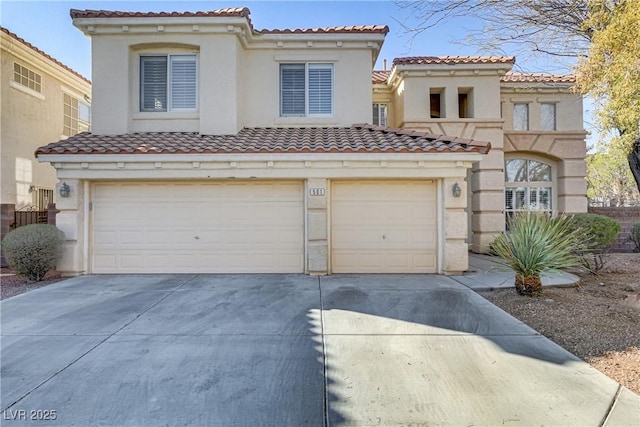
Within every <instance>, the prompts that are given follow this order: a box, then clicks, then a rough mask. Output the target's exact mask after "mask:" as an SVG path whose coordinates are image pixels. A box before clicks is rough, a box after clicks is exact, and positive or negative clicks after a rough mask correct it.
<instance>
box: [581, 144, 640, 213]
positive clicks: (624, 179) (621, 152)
mask: <svg viewBox="0 0 640 427" xmlns="http://www.w3.org/2000/svg"><path fill="white" fill-rule="evenodd" d="M627 156H628V154H627V148H626V147H625V146H624V144H623V143H622V142H621V141H620V138H618V137H615V138H613V139H612V140H611V141H610V142H609V143H608V144H606V145H605V144H603V145H602V147H600V149H599V150H598V151H597V152H595V153H593V154H589V155H587V182H588V188H587V196H588V197H589V201H590V203H591V205H592V206H628V205H632V206H634V205H638V206H640V192H638V189H637V188H636V185H635V181H634V180H633V174H632V173H631V170H630V169H629V165H628V163H627Z"/></svg>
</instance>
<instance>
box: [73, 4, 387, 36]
mask: <svg viewBox="0 0 640 427" xmlns="http://www.w3.org/2000/svg"><path fill="white" fill-rule="evenodd" d="M70 14H71V18H72V19H76V18H165V17H169V18H173V17H192V16H193V17H211V16H220V17H240V18H246V19H247V22H248V23H249V26H250V27H251V29H252V30H253V31H255V32H257V33H259V34H327V33H331V34H333V33H379V34H387V33H388V32H389V27H388V26H386V25H349V26H342V27H322V28H284V29H263V30H255V29H254V28H253V24H252V23H251V19H250V18H249V15H250V14H251V11H250V10H249V8H248V7H234V8H226V9H217V10H210V11H200V12H121V11H111V10H78V9H71V12H70Z"/></svg>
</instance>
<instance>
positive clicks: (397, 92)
mask: <svg viewBox="0 0 640 427" xmlns="http://www.w3.org/2000/svg"><path fill="white" fill-rule="evenodd" d="M508 68H509V66H508V65H504V64H502V65H496V66H493V67H486V66H478V67H477V68H476V69H473V67H470V66H468V65H463V66H448V67H445V68H443V67H442V66H433V67H431V66H420V67H412V66H409V67H401V68H400V69H399V70H396V71H395V75H396V76H397V77H396V80H395V81H394V84H393V92H392V100H391V103H392V105H391V106H390V109H391V110H392V111H394V116H393V120H392V121H390V125H391V126H394V127H401V128H407V129H415V130H421V131H426V132H430V133H434V134H441V135H447V136H451V137H462V138H469V139H474V140H478V141H489V142H490V143H491V151H490V152H489V154H488V155H486V156H483V158H482V160H481V161H480V162H477V163H475V164H474V165H473V167H472V169H471V171H470V173H469V174H468V177H461V178H460V179H459V181H460V182H463V183H464V184H465V186H464V196H463V197H464V198H465V209H464V210H462V211H460V210H458V211H456V213H455V215H453V214H451V218H456V222H455V223H456V225H457V226H458V227H459V228H457V229H456V231H458V232H459V231H461V230H464V237H463V238H461V237H460V236H459V235H458V234H456V240H455V245H456V248H457V249H456V250H457V251H461V250H462V249H461V248H462V247H463V246H464V248H465V250H468V248H471V249H472V250H473V251H476V252H484V251H486V250H487V249H488V245H489V243H490V242H491V241H492V240H493V239H494V237H495V235H496V234H497V233H499V232H501V231H503V230H504V170H503V168H504V153H503V140H504V134H503V119H502V117H501V116H500V101H501V99H500V74H501V73H504V72H505V71H506V70H507V69H508ZM403 70H404V71H403ZM432 88H433V89H437V90H438V91H440V92H441V93H442V94H443V95H442V100H443V104H444V116H445V117H444V118H438V119H432V118H431V117H430V116H431V114H430V101H429V94H430V92H431V89H432ZM462 91H463V92H466V93H469V94H470V95H469V103H470V110H471V111H472V114H471V115H472V117H471V118H459V117H458V93H459V92H462ZM385 95H386V94H385V93H384V91H382V90H379V94H378V95H376V97H375V98H374V99H384V97H385ZM465 179H466V181H467V182H464V181H465ZM445 195H447V192H446V191H445ZM467 201H468V207H467ZM456 203H458V204H459V203H460V201H459V200H457V201H456ZM458 209H459V208H458ZM463 212H468V213H470V214H471V215H467V213H464V214H463ZM448 244H449V245H452V243H448Z"/></svg>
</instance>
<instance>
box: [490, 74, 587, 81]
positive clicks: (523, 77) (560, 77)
mask: <svg viewBox="0 0 640 427" xmlns="http://www.w3.org/2000/svg"><path fill="white" fill-rule="evenodd" d="M500 81H501V82H502V83H575V82H576V76H575V75H573V74H545V73H506V74H505V75H504V76H502V78H501V79H500Z"/></svg>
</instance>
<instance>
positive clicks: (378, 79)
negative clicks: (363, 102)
mask: <svg viewBox="0 0 640 427" xmlns="http://www.w3.org/2000/svg"><path fill="white" fill-rule="evenodd" d="M389 75H391V71H390V70H373V75H372V78H373V83H374V84H376V83H385V82H386V81H387V79H388V78H389Z"/></svg>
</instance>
